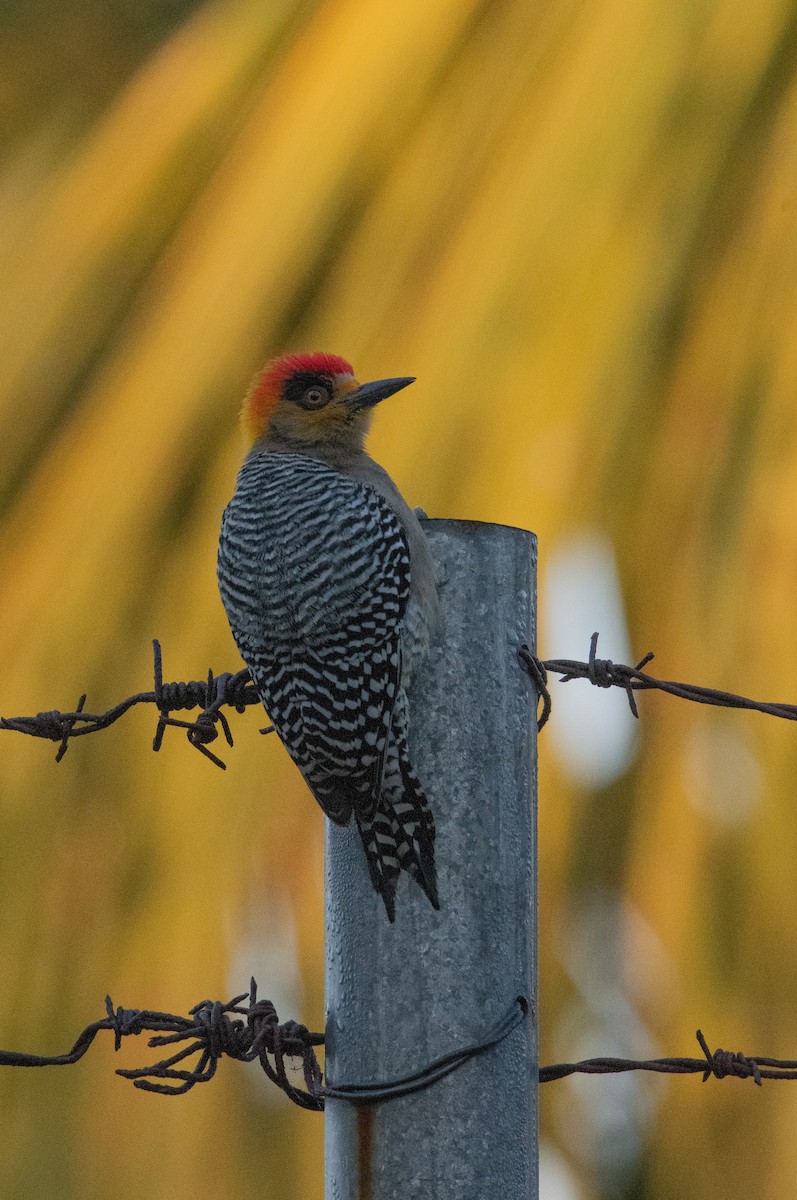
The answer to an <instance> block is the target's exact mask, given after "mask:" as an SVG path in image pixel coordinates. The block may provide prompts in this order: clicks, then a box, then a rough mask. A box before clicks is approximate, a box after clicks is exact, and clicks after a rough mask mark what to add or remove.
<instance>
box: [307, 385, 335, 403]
mask: <svg viewBox="0 0 797 1200" xmlns="http://www.w3.org/2000/svg"><path fill="white" fill-rule="evenodd" d="M325 404H329V392H328V391H327V389H326V388H324V387H320V386H319V385H317V384H315V385H313V387H309V388H308V389H307V391H306V392H305V393H304V395H303V396H302V405H303V406H304V407H305V408H323V407H324V405H325Z"/></svg>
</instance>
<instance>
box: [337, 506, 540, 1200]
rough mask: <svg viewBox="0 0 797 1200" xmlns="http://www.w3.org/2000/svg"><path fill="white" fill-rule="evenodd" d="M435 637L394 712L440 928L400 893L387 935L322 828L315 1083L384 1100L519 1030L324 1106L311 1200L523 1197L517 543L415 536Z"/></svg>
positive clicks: (530, 612)
mask: <svg viewBox="0 0 797 1200" xmlns="http://www.w3.org/2000/svg"><path fill="white" fill-rule="evenodd" d="M425 529H426V531H427V534H428V537H429V540H430V543H431V546H432V550H433V553H434V555H435V558H436V560H437V561H438V562H439V563H440V564H442V567H443V577H444V580H445V582H444V585H443V587H442V589H441V599H442V605H443V623H442V629H441V631H440V635H439V637H438V639H437V641H436V643H435V645H434V646H433V647H432V649H431V651H430V654H429V656H428V659H427V662H426V663H425V664H424V667H423V669H422V670H421V671H420V672H419V673H418V676H417V678H416V679H414V680H413V684H412V689H411V692H410V697H409V699H410V720H411V726H410V749H411V754H412V758H413V761H414V765H415V767H416V769H417V772H418V775H419V777H420V779H421V780H422V781H423V784H424V787H425V789H426V792H427V794H428V795H429V797H430V800H431V803H432V806H433V809H434V814H435V820H436V823H437V831H438V832H437V847H436V849H437V861H438V878H439V889H440V903H441V911H440V912H439V913H435V912H434V911H433V910H432V908H431V906H430V905H429V903H428V901H427V900H426V897H425V896H423V895H422V893H421V891H420V889H419V888H417V887H416V886H415V885H414V884H413V883H412V881H411V880H409V879H402V880H401V883H400V886H399V890H398V894H397V897H396V914H397V915H396V922H395V925H392V926H391V925H390V924H389V923H388V921H387V919H386V917H385V912H384V908H383V906H382V902H381V900H380V899H379V898H378V897H377V896H376V895H375V893H374V892H373V890H372V888H371V885H370V882H369V879H368V873H367V868H366V865H365V859H364V856H363V853H362V849H361V846H360V844H359V839H358V837H357V833H356V831H355V830H354V829H353V828H347V829H339V828H337V827H335V826H331V825H329V823H327V824H328V829H327V845H326V1005H327V1042H326V1078H327V1082H329V1083H330V1084H331V1085H333V1086H334V1085H335V1084H343V1083H373V1082H379V1081H389V1080H392V1079H395V1078H397V1077H400V1076H405V1075H407V1074H409V1073H410V1072H412V1071H414V1070H419V1069H422V1068H423V1067H425V1066H426V1065H427V1064H428V1063H430V1062H431V1061H432V1060H434V1059H436V1058H439V1057H440V1056H441V1055H443V1054H445V1053H447V1052H448V1051H453V1050H457V1049H459V1048H461V1047H464V1046H467V1045H469V1044H471V1043H473V1042H475V1041H478V1040H479V1039H480V1038H482V1037H483V1036H484V1035H485V1034H486V1033H487V1032H488V1031H489V1029H490V1028H491V1027H493V1026H494V1025H495V1024H496V1023H497V1022H498V1021H499V1020H500V1019H501V1018H502V1017H503V1016H504V1015H505V1014H506V1013H507V1012H508V1011H509V1010H510V1009H511V1006H512V1003H513V1000H514V999H515V997H517V996H519V995H525V996H527V997H528V998H529V1000H530V1001H531V1008H530V1011H529V1014H528V1016H527V1017H526V1020H525V1021H524V1022H523V1023H522V1024H521V1025H520V1026H519V1027H518V1028H516V1029H515V1030H514V1031H513V1032H512V1033H511V1034H510V1035H509V1037H507V1038H506V1039H505V1040H504V1041H503V1042H501V1043H500V1044H499V1045H498V1046H496V1047H494V1048H493V1049H492V1050H488V1051H486V1052H485V1053H483V1054H481V1055H479V1056H478V1057H475V1058H472V1059H470V1060H469V1061H468V1062H466V1063H465V1064H464V1065H463V1066H461V1067H460V1068H459V1069H458V1070H456V1071H455V1072H453V1073H452V1074H450V1075H448V1076H447V1077H446V1078H444V1079H442V1080H440V1081H438V1082H437V1083H434V1084H432V1085H431V1086H430V1087H428V1088H426V1089H425V1090H424V1091H422V1092H419V1093H416V1094H413V1095H409V1096H405V1097H402V1098H399V1099H392V1100H388V1101H383V1102H381V1103H378V1104H374V1105H369V1106H367V1107H357V1106H355V1105H353V1104H351V1103H350V1102H349V1101H347V1100H328V1101H327V1106H326V1115H325V1126H326V1190H325V1196H326V1200H366V1198H367V1200H388V1198H390V1200H398V1198H399V1197H401V1200H408V1198H410V1197H423V1198H424V1200H493V1198H495V1200H531V1198H533V1197H536V1196H537V1107H536V1101H537V1036H536V973H537V972H536V938H537V928H536V922H537V907H536V883H537V867H536V725H535V711H534V699H535V697H534V694H533V690H532V688H531V687H530V685H529V682H528V679H527V677H526V676H525V675H524V673H523V671H522V670H521V669H520V667H519V665H518V662H517V649H518V646H519V645H520V643H521V642H528V644H529V645H530V646H531V647H532V649H533V648H534V645H535V640H534V634H535V607H536V587H535V583H536V538H535V537H534V535H533V534H531V533H527V532H525V531H524V530H519V529H512V528H509V527H507V526H502V525H488V524H482V523H480V522H472V521H450V520H435V521H428V522H426V524H425Z"/></svg>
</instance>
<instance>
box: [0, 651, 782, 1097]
mask: <svg viewBox="0 0 797 1200" xmlns="http://www.w3.org/2000/svg"><path fill="white" fill-rule="evenodd" d="M597 645H598V634H597V633H594V634H593V635H592V639H591V642H590V650H589V656H588V659H587V661H586V662H579V661H576V660H572V659H547V660H540V659H539V658H537V657H536V656H535V655H534V654H532V652H531V650H530V649H529V647H528V646H526V645H523V646H521V647H520V648H519V650H518V658H519V661H520V664H521V666H522V667H523V669H524V670H525V671H526V673H527V674H528V676H529V677H530V679H531V681H532V682H533V684H534V686H535V688H536V690H537V693H538V696H539V700H540V704H541V706H542V707H541V711H540V712H539V715H538V720H537V724H538V728H539V729H542V728H543V726H544V725H545V723H546V721H547V720H548V717H549V716H550V713H551V707H552V702H551V695H550V692H549V689H548V674H549V673H551V674H557V675H559V676H560V677H561V678H560V682H562V683H569V682H570V681H572V680H574V679H586V680H588V681H589V682H590V683H591V684H593V685H594V686H595V687H602V688H608V687H621V688H623V689H624V691H625V692H626V695H627V698H628V704H629V707H630V709H631V712H632V713H633V715H634V716H635V717H638V716H639V712H638V709H637V705H636V700H635V697H634V693H635V692H637V691H648V690H653V689H656V690H658V691H662V692H666V693H668V694H669V695H672V696H678V697H680V698H681V699H684V700H692V701H694V702H696V703H699V704H709V705H714V706H722V707H726V708H741V709H748V710H753V711H756V712H763V713H767V714H769V715H771V716H775V717H780V718H782V719H784V720H788V721H794V720H797V705H793V704H782V703H767V702H762V701H758V700H751V699H748V698H747V697H745V696H739V695H735V694H734V693H731V692H723V691H718V690H716V689H714V688H705V687H699V686H697V685H695V684H686V683H675V682H672V681H670V680H662V679H657V678H655V677H654V676H652V675H650V674H648V673H647V672H645V671H644V670H643V668H644V667H645V666H647V664H648V663H649V662H650V661H651V659H652V658H653V654H652V653H649V654H646V655H645V657H644V658H643V659H641V660H640V662H638V663H637V665H636V666H635V667H629V666H625V665H623V664H619V663H614V662H612V661H611V660H610V659H599V658H598V657H597ZM153 649H154V687H153V690H152V691H148V692H139V693H137V694H136V695H135V696H129V697H128V698H127V699H126V700H122V701H121V702H120V703H119V704H117V705H115V706H114V707H113V708H110V709H108V710H107V711H106V712H104V713H100V714H95V713H87V712H86V711H85V708H84V705H85V702H86V696H85V695H83V696H81V697H80V700H79V701H78V704H77V707H76V708H75V710H74V711H73V712H60V711H58V710H54V711H51V712H41V713H37V714H36V715H35V716H32V717H0V730H2V729H9V730H15V731H16V732H18V733H25V734H28V735H30V736H32V737H40V738H47V739H49V740H51V741H54V742H59V748H58V752H57V754H56V761H57V762H60V760H61V759H62V758H63V756H64V754H65V753H66V750H67V748H68V744H69V741H70V740H71V739H72V738H74V737H80V736H82V735H83V734H88V733H96V732H99V731H100V730H102V729H107V728H109V726H111V725H113V724H114V723H115V722H116V721H118V720H119V718H120V717H121V716H123V715H124V714H125V713H126V712H128V711H129V709H131V708H133V707H134V706H136V705H139V704H154V705H155V706H156V708H157V709H158V723H157V727H156V730H155V737H154V739H153V750H159V749H160V747H161V744H162V742H163V736H164V733H165V730H166V728H167V726H175V727H177V728H181V729H185V731H186V735H187V737H188V740H189V742H190V744H191V745H192V746H194V747H195V748H196V749H197V750H199V751H200V752H201V753H202V754H204V755H205V756H206V757H207V758H208V759H210V761H211V762H212V763H214V764H215V765H216V766H218V767H221V768H222V769H224V766H225V764H224V763H223V762H222V760H221V759H220V758H218V756H217V755H215V754H213V753H212V752H211V751H210V750H209V749H208V744H209V743H211V742H213V741H215V739H216V738H217V737H218V728H217V726H219V725H220V726H221V730H222V732H223V734H224V736H225V739H226V741H227V744H228V745H229V746H232V744H233V739H232V733H231V731H230V727H229V723H228V721H227V718H226V716H225V714H224V713H223V712H222V709H223V708H225V707H228V708H233V709H235V711H236V712H239V713H242V712H243V711H244V709H245V708H247V707H248V706H249V705H252V704H259V703H260V697H259V696H258V693H257V689H256V688H255V686H254V685H253V684H252V682H251V680H250V676H249V672H248V670H246V669H244V670H241V671H238V672H236V673H234V674H233V673H230V672H224V673H222V674H221V675H214V674H213V672H212V671H210V672H209V673H208V677H207V680H206V681H201V682H198V681H193V682H190V683H164V682H163V667H162V656H161V648H160V644H159V643H158V642H157V641H155V642H154V643H153ZM193 708H201V709H202V711H201V712H200V714H199V716H198V717H197V718H196V719H195V720H193V721H184V720H180V719H179V718H175V717H173V716H172V713H173V712H178V711H186V710H189V709H193ZM262 732H263V733H270V732H272V729H271V727H269V728H267V729H264V730H262ZM247 997H248V998H249V1004H248V1005H244V1004H243V1001H244V1000H246V999H247ZM527 1008H528V1006H527V1003H526V1002H525V1000H523V998H522V997H521V998H519V1000H518V1001H516V1002H515V1005H514V1006H513V1009H512V1010H511V1011H510V1013H508V1014H507V1015H506V1016H505V1017H504V1018H502V1020H501V1021H500V1022H499V1023H498V1024H497V1025H496V1027H495V1029H493V1030H491V1031H489V1032H488V1033H487V1034H486V1035H485V1037H484V1038H482V1039H481V1041H479V1042H477V1043H475V1044H473V1045H471V1046H468V1047H465V1048H464V1049H461V1050H455V1051H453V1052H451V1053H449V1054H446V1055H443V1056H442V1057H441V1058H438V1059H435V1060H434V1062H432V1063H430V1064H429V1065H428V1066H427V1067H426V1068H424V1069H423V1070H421V1071H417V1072H414V1073H412V1074H411V1075H407V1076H405V1077H403V1078H402V1079H399V1080H392V1081H389V1082H387V1083H377V1084H344V1085H340V1086H339V1087H334V1086H333V1087H329V1086H327V1087H324V1085H323V1083H322V1073H321V1068H320V1066H319V1063H318V1059H317V1057H316V1054H315V1048H316V1047H317V1046H321V1045H323V1042H324V1035H323V1034H322V1033H311V1032H310V1031H309V1030H308V1029H307V1028H306V1027H305V1026H303V1025H299V1024H298V1023H296V1022H294V1021H287V1022H285V1023H284V1024H280V1023H279V1021H278V1018H277V1014H276V1011H275V1009H274V1006H273V1004H271V1002H270V1001H268V1000H258V999H257V989H256V984H255V981H254V980H252V983H251V990H250V992H248V993H247V992H244V993H242V994H241V995H240V996H235V997H234V998H233V999H232V1000H230V1001H229V1002H227V1003H226V1004H225V1003H222V1002H221V1001H209V1000H203V1001H201V1002H200V1003H199V1004H197V1005H195V1006H194V1008H192V1009H191V1010H190V1013H189V1016H188V1017H180V1016H175V1015H174V1014H171V1013H162V1012H155V1011H153V1010H150V1009H124V1008H116V1009H114V1007H113V1004H112V1003H111V1000H110V997H106V1009H107V1016H106V1017H104V1018H103V1019H101V1020H100V1021H96V1022H94V1023H93V1024H91V1025H89V1026H87V1027H86V1029H84V1030H83V1032H82V1033H81V1034H80V1036H79V1037H78V1039H77V1041H76V1042H75V1044H74V1046H73V1047H72V1049H71V1050H70V1051H69V1052H68V1053H66V1054H62V1055H53V1056H42V1055H35V1054H23V1053H19V1052H16V1051H3V1050H0V1066H19V1067H42V1066H64V1065H68V1064H71V1063H75V1062H78V1061H79V1059H81V1058H82V1057H83V1055H84V1054H85V1053H86V1051H87V1050H88V1048H89V1046H90V1045H91V1044H92V1042H93V1041H94V1038H95V1037H96V1036H97V1034H98V1033H99V1032H101V1031H102V1030H111V1031H113V1033H114V1041H115V1046H116V1049H117V1050H118V1049H119V1046H120V1044H121V1040H122V1038H124V1037H127V1036H130V1035H135V1034H140V1033H142V1032H143V1031H145V1030H146V1031H149V1032H151V1033H154V1034H155V1036H153V1037H151V1038H150V1039H149V1045H150V1047H152V1048H156V1047H160V1046H167V1045H179V1046H180V1049H179V1050H177V1051H175V1053H173V1054H171V1055H169V1056H168V1057H166V1058H164V1059H162V1060H160V1061H159V1062H157V1063H155V1064H154V1065H152V1066H150V1067H143V1068H139V1069H135V1070H129V1069H119V1070H118V1071H117V1074H119V1075H122V1076H124V1078H126V1079H130V1080H132V1082H133V1083H134V1085H135V1086H136V1087H138V1088H142V1089H144V1090H146V1091H151V1092H157V1093H159V1094H161V1095H171V1096H174V1095H181V1094H183V1093H184V1092H187V1091H189V1090H190V1089H191V1088H192V1087H194V1086H195V1085H196V1084H197V1083H205V1082H207V1081H208V1080H210V1079H212V1078H213V1076H214V1075H215V1073H216V1069H217V1067H218V1063H219V1060H220V1059H221V1058H222V1057H223V1056H224V1055H227V1057H230V1058H234V1059H237V1060H238V1061H241V1062H252V1061H254V1060H255V1059H257V1060H258V1061H259V1062H260V1065H261V1068H262V1070H263V1071H264V1073H265V1074H266V1075H267V1076H268V1078H269V1079H271V1081H272V1082H273V1083H275V1084H276V1085H277V1086H278V1087H280V1088H281V1089H282V1091H284V1092H285V1094H286V1095H287V1096H288V1097H289V1098H290V1099H291V1100H292V1101H293V1102H294V1103H295V1104H298V1105H300V1106H301V1107H303V1108H307V1109H310V1110H313V1111H321V1110H322V1109H323V1107H324V1098H325V1096H329V1097H333V1098H336V1099H337V1098H339V1099H347V1100H349V1101H351V1102H352V1103H355V1104H356V1103H359V1104H365V1103H375V1102H376V1101H379V1100H386V1099H390V1098H391V1097H392V1096H395V1095H406V1094H408V1093H409V1092H411V1091H417V1090H420V1089H421V1088H423V1087H427V1086H429V1085H430V1084H431V1083H434V1082H435V1081H436V1080H437V1079H439V1078H442V1076H443V1075H445V1074H448V1073H449V1071H451V1070H454V1069H455V1068H456V1067H457V1066H459V1065H461V1063H462V1062H465V1061H467V1060H468V1059H469V1058H470V1057H472V1056H473V1055H475V1054H480V1053H483V1052H484V1051H485V1050H488V1049H489V1048H490V1047H492V1046H494V1045H496V1044H497V1042H499V1041H501V1040H502V1039H503V1038H504V1037H506V1036H508V1034H509V1033H510V1032H511V1031H512V1029H514V1028H515V1027H516V1025H517V1024H518V1022H519V1021H520V1020H522V1019H523V1017H524V1016H525V1013H526V1011H527ZM696 1036H697V1040H698V1042H699V1044H700V1048H701V1050H702V1052H703V1058H659V1059H651V1060H646V1061H641V1060H638V1059H623V1058H592V1059H586V1060H584V1061H582V1062H577V1063H558V1064H554V1065H552V1066H546V1067H541V1068H540V1071H539V1081H540V1083H548V1082H552V1081H553V1080H556V1079H563V1078H565V1077H567V1076H568V1075H573V1074H576V1073H579V1074H587V1075H598V1074H616V1073H618V1072H624V1071H655V1072H659V1073H664V1074H678V1075H684V1074H702V1076H703V1081H704V1082H705V1081H706V1080H707V1079H708V1078H709V1077H710V1076H713V1077H714V1078H716V1079H724V1078H726V1077H727V1076H735V1077H737V1078H752V1079H753V1080H754V1081H755V1082H756V1084H758V1085H759V1086H760V1085H761V1083H762V1080H764V1079H797V1060H782V1059H775V1058H768V1057H766V1058H765V1057H760V1056H758V1055H756V1056H747V1055H744V1054H742V1053H738V1052H737V1053H731V1052H729V1051H726V1050H721V1049H718V1050H715V1051H713V1052H712V1051H710V1050H709V1048H708V1044H707V1043H706V1040H705V1038H704V1037H703V1034H702V1033H701V1032H700V1030H698V1031H697V1035H696ZM184 1043H187V1044H184ZM192 1055H198V1056H199V1057H198V1059H197V1061H196V1063H195V1064H194V1066H193V1067H191V1068H188V1067H187V1066H180V1065H178V1064H181V1063H185V1062H186V1060H187V1059H189V1058H191V1056H192ZM288 1060H298V1063H299V1064H300V1065H301V1068H302V1071H303V1074H304V1082H305V1087H304V1088H298V1087H296V1086H295V1085H294V1084H292V1083H291V1081H290V1080H289V1079H288V1076H287V1072H286V1067H287V1062H288Z"/></svg>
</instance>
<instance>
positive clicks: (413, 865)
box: [355, 739, 440, 921]
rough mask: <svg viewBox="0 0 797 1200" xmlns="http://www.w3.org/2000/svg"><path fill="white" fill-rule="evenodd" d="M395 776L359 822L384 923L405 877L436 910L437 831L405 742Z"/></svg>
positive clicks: (392, 916) (393, 913)
mask: <svg viewBox="0 0 797 1200" xmlns="http://www.w3.org/2000/svg"><path fill="white" fill-rule="evenodd" d="M397 759H398V771H397V772H396V773H395V774H394V775H390V776H388V773H387V771H386V772H385V779H384V780H383V784H382V793H381V796H380V798H379V802H378V805H377V808H376V812H375V813H374V815H373V818H372V819H370V820H368V819H365V818H362V817H360V816H359V815H358V814H357V810H356V808H355V820H356V822H357V828H358V830H359V832H360V837H361V838H362V843H363V846H364V847H365V855H366V859H367V861H368V870H369V871H370V874H371V882H372V883H373V885H374V889H375V890H376V891H377V892H378V893H379V895H380V896H381V897H382V899H383V901H384V904H385V908H386V910H387V915H388V919H389V920H390V921H393V920H395V916H396V903H395V896H396V884H397V882H398V877H399V874H400V872H401V871H406V872H407V874H408V875H411V876H412V878H413V879H414V880H415V882H416V883H417V884H418V885H419V886H420V887H421V888H422V889H423V891H424V892H425V893H426V895H427V896H428V898H429V901H430V903H431V904H432V907H433V908H437V909H439V908H440V901H439V900H438V897H437V872H436V870H435V861H434V839H435V827H434V818H433V816H432V812H431V809H430V807H429V802H428V800H427V799H426V795H425V793H424V790H423V788H422V787H421V784H420V782H419V781H418V777H417V776H416V774H415V773H414V771H413V770H412V767H411V766H410V763H409V758H408V757H407V753H406V742H404V741H403V739H402V743H400V744H399V746H398V747H397Z"/></svg>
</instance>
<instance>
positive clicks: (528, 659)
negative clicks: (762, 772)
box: [518, 633, 797, 729]
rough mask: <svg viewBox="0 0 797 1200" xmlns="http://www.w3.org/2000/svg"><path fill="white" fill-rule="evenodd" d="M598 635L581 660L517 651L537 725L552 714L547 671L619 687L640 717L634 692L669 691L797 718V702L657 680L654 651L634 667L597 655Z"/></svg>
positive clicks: (702, 701) (523, 648)
mask: <svg viewBox="0 0 797 1200" xmlns="http://www.w3.org/2000/svg"><path fill="white" fill-rule="evenodd" d="M597 649H598V634H597V633H593V635H592V638H591V639H590V647H589V657H588V659H587V661H586V662H578V661H576V660H574V659H570V658H551V659H545V660H544V661H543V660H540V659H538V658H536V657H535V656H534V655H533V654H532V652H531V650H530V649H529V648H528V646H526V645H525V644H524V645H522V646H521V647H520V649H519V650H518V658H519V659H520V663H521V666H522V667H523V669H524V671H525V672H526V674H527V675H528V676H529V678H530V679H531V680H532V682H533V683H534V686H535V687H536V688H537V692H538V694H539V697H540V701H541V703H542V712H541V713H540V714H539V716H538V718H537V728H538V729H542V727H543V725H544V724H545V722H546V721H547V720H548V717H549V716H550V714H551V696H550V692H549V691H548V673H549V672H551V673H552V674H555V675H559V676H561V678H560V680H559V682H560V683H570V682H571V680H573V679H586V680H588V681H589V682H590V683H591V684H593V685H594V686H595V687H600V688H610V687H620V688H623V690H624V691H625V693H626V696H627V697H628V706H629V708H630V709H631V712H632V713H633V714H634V716H635V717H637V718H638V717H639V710H638V709H637V705H636V700H635V699H634V692H644V691H651V690H653V689H655V690H657V691H659V692H666V693H667V694H668V695H670V696H679V697H680V698H681V699H682V700H693V701H694V702H695V703H696V704H711V705H714V706H715V707H721V708H745V709H750V710H752V711H753V712H761V713H767V714H768V715H769V716H772V717H782V718H783V720H784V721H797V704H780V703H769V702H765V701H762V700H749V699H748V698H747V697H746V696H737V695H735V694H734V693H733V692H722V691H718V690H717V689H716V688H707V687H699V686H698V685H697V684H694V683H675V682H673V681H672V680H669V679H656V677H655V676H654V675H649V674H648V673H647V672H645V671H643V670H642V668H643V667H646V666H647V664H648V663H649V662H650V661H651V659H652V658H653V657H654V655H653V653H652V652H649V653H648V654H646V655H645V657H644V658H643V659H640V661H639V662H638V663H637V665H636V666H635V667H627V666H624V665H622V664H621V663H615V662H612V660H611V659H610V658H598V657H597Z"/></svg>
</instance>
